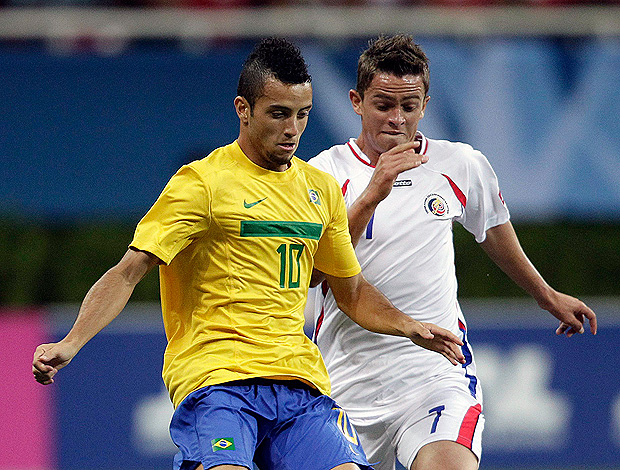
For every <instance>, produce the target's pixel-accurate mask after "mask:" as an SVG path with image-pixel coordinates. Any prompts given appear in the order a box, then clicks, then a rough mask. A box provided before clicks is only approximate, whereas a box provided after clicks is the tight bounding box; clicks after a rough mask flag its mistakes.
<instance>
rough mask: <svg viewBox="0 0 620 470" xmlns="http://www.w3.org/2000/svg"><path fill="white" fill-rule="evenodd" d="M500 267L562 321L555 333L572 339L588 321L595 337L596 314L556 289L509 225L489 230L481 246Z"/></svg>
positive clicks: (541, 305) (582, 329)
mask: <svg viewBox="0 0 620 470" xmlns="http://www.w3.org/2000/svg"><path fill="white" fill-rule="evenodd" d="M480 245H481V246H482V248H483V249H484V251H486V253H487V254H488V255H489V257H490V258H491V259H492V260H493V262H494V263H495V264H497V266H499V267H500V269H501V270H502V271H504V272H505V273H506V274H507V275H508V276H509V277H510V278H511V279H512V280H513V281H514V282H515V283H516V284H517V285H518V286H519V287H521V288H522V289H523V290H525V291H526V292H527V293H528V294H530V295H531V296H532V297H533V298H534V299H535V300H536V302H538V305H539V306H540V307H541V308H543V309H544V310H547V311H548V312H549V313H551V315H553V316H554V317H555V318H557V319H558V320H560V326H559V327H558V328H557V330H556V334H558V335H562V334H566V336H568V337H571V336H573V335H574V334H575V333H583V332H584V322H585V320H586V319H587V320H588V322H589V324H590V331H591V332H592V334H596V331H597V324H596V314H595V313H594V312H593V311H592V310H591V309H590V308H589V307H588V306H587V305H586V304H584V303H583V302H582V301H581V300H579V299H576V298H575V297H572V296H570V295H566V294H563V293H561V292H558V291H556V290H555V289H553V288H552V287H551V286H550V285H549V284H547V282H546V281H545V280H544V279H543V277H542V276H541V275H540V273H539V272H538V271H537V270H536V268H535V267H534V265H533V264H532V263H531V262H530V260H529V259H528V258H527V256H526V254H525V252H524V251H523V248H522V247H521V244H520V243H519V240H518V238H517V235H516V233H515V231H514V228H513V227H512V224H511V223H510V222H506V223H505V224H502V225H498V226H496V227H493V228H490V229H489V230H487V232H486V239H485V240H484V241H483V242H482V243H481V244H480Z"/></svg>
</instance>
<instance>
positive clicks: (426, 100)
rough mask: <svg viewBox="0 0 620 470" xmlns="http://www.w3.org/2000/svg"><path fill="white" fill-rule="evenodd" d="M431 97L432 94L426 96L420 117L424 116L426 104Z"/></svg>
mask: <svg viewBox="0 0 620 470" xmlns="http://www.w3.org/2000/svg"><path fill="white" fill-rule="evenodd" d="M430 99H431V97H430V96H427V97H426V98H424V101H423V102H422V112H421V113H420V119H422V118H423V117H424V113H425V112H426V105H427V104H428V102H429V100H430Z"/></svg>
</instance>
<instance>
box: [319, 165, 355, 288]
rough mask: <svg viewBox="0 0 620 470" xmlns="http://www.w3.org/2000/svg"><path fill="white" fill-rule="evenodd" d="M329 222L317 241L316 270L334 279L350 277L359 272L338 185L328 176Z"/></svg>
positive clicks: (345, 210)
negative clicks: (334, 277) (330, 183)
mask: <svg viewBox="0 0 620 470" xmlns="http://www.w3.org/2000/svg"><path fill="white" fill-rule="evenodd" d="M329 178H330V180H331V181H330V182H332V183H333V184H332V185H331V186H332V187H331V188H330V197H329V202H330V206H331V207H330V212H331V220H330V223H329V224H328V225H327V227H326V228H325V231H324V232H323V236H322V237H321V239H320V240H319V246H318V248H317V252H316V253H315V256H314V265H315V267H316V269H318V270H319V271H321V272H324V273H325V274H329V275H331V276H336V277H351V276H355V275H356V274H358V273H359V272H360V271H361V268H360V265H359V262H358V261H357V257H356V255H355V250H354V249H353V245H352V244H351V235H350V234H349V223H348V219H347V209H346V206H345V202H344V198H343V197H342V192H341V191H340V188H339V187H338V183H337V182H336V180H335V179H333V177H331V176H329Z"/></svg>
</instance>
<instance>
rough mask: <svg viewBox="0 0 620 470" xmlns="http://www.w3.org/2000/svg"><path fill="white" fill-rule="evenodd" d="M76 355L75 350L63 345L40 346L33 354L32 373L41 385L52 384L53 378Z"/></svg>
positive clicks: (48, 344)
mask: <svg viewBox="0 0 620 470" xmlns="http://www.w3.org/2000/svg"><path fill="white" fill-rule="evenodd" d="M76 354H77V350H75V348H72V347H70V346H68V345H65V344H63V343H47V344H42V345H40V346H39V347H37V349H36V350H35V352H34V358H33V361H32V373H33V375H34V378H35V380H36V381H37V382H39V383H40V384H43V385H49V384H51V383H54V376H55V375H56V374H57V373H58V371H59V370H60V369H62V368H63V367H65V366H66V365H67V364H69V362H71V359H73V357H74V356H75V355H76Z"/></svg>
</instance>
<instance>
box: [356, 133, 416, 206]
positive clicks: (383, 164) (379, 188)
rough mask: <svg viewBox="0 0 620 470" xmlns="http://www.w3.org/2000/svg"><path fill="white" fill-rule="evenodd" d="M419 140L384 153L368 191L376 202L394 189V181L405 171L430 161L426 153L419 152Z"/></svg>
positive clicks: (378, 162) (380, 157)
mask: <svg viewBox="0 0 620 470" xmlns="http://www.w3.org/2000/svg"><path fill="white" fill-rule="evenodd" d="M420 145H421V143H420V142H419V141H413V142H407V143H404V144H400V145H397V146H396V147H394V148H392V149H390V150H388V151H387V152H384V153H382V154H381V155H380V156H379V160H378V161H377V165H376V166H375V171H374V173H373V174H372V178H371V179H370V182H369V183H368V186H367V188H366V191H365V192H367V194H368V196H369V198H371V199H372V200H373V201H374V202H375V203H377V204H378V203H379V202H381V201H382V200H384V199H385V198H386V197H387V196H388V195H389V194H390V192H391V191H392V186H393V185H394V181H396V178H397V177H398V175H399V174H400V173H402V172H403V171H407V170H411V169H412V168H416V167H418V166H420V165H422V164H424V163H426V162H427V161H428V157H427V156H426V155H420V154H419V153H417V149H418V148H419V147H420Z"/></svg>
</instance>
